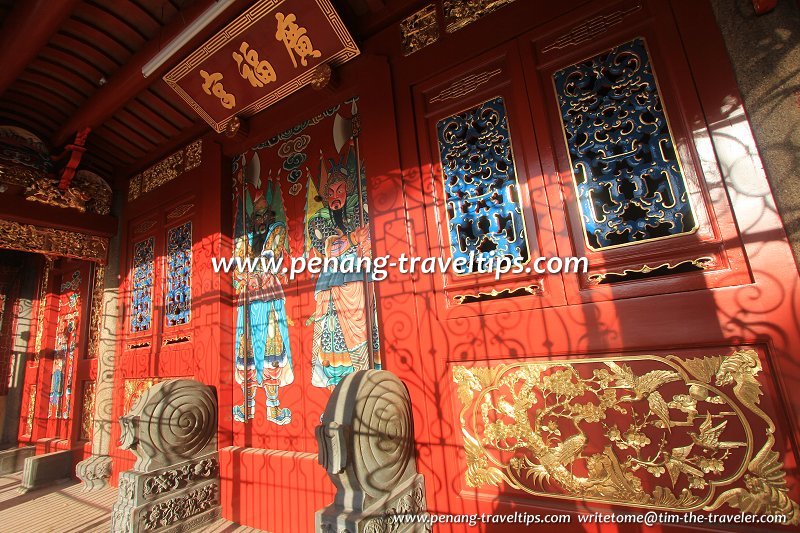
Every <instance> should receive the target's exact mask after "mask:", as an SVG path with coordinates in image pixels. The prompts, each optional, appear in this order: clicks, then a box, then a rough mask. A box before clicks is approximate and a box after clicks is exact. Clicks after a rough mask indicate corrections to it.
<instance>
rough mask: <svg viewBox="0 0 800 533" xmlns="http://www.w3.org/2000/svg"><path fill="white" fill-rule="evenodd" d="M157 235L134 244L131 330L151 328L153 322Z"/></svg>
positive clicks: (137, 330) (136, 331) (140, 330)
mask: <svg viewBox="0 0 800 533" xmlns="http://www.w3.org/2000/svg"><path fill="white" fill-rule="evenodd" d="M154 248H155V237H149V238H147V239H145V240H143V241H140V242H137V243H136V244H134V245H133V287H132V288H133V291H132V295H131V332H133V333H138V332H142V331H148V330H150V326H151V325H152V322H153V270H154V268H153V267H154V264H155V251H154Z"/></svg>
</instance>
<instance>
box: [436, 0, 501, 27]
mask: <svg viewBox="0 0 800 533" xmlns="http://www.w3.org/2000/svg"><path fill="white" fill-rule="evenodd" d="M513 1H514V0H444V2H443V9H444V24H445V29H446V30H447V33H453V32H454V31H458V30H460V29H461V28H463V27H464V26H466V25H468V24H471V23H473V22H475V21H476V20H478V19H479V18H481V17H483V16H484V15H488V14H489V13H491V12H492V11H495V10H497V9H499V8H501V7H503V6H504V5H506V4H510V3H511V2H513Z"/></svg>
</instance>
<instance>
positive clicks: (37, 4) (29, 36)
mask: <svg viewBox="0 0 800 533" xmlns="http://www.w3.org/2000/svg"><path fill="white" fill-rule="evenodd" d="M78 2H79V0H59V1H58V2H53V1H52V0H25V1H24V2H17V3H16V4H15V5H14V9H13V10H12V11H11V13H9V15H8V18H6V22H5V24H3V28H2V29H1V30H0V65H3V68H2V69H0V95H2V94H3V93H4V92H5V90H6V89H8V87H9V86H10V85H11V84H12V83H13V82H14V80H16V79H17V78H18V77H19V75H20V74H22V71H23V70H25V67H27V66H28V64H29V63H30V62H31V61H33V59H34V58H35V57H36V56H37V55H38V54H39V51H40V50H41V49H42V48H43V47H44V46H45V45H46V44H47V42H48V41H49V40H50V38H51V37H52V36H53V35H54V34H55V33H56V31H58V28H59V27H60V26H61V24H63V23H64V21H65V20H66V19H67V18H68V17H69V15H70V13H72V10H73V9H74V8H75V5H76V4H78Z"/></svg>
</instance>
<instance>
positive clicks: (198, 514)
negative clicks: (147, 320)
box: [111, 379, 221, 533]
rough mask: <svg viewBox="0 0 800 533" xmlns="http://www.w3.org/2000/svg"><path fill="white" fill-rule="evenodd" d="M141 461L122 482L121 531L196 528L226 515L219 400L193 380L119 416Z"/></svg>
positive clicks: (159, 390) (156, 391)
mask: <svg viewBox="0 0 800 533" xmlns="http://www.w3.org/2000/svg"><path fill="white" fill-rule="evenodd" d="M120 424H121V425H122V448H123V449H129V450H131V451H132V452H133V453H134V455H135V456H136V464H135V465H134V467H133V469H132V470H128V471H126V472H122V473H121V474H120V477H119V493H118V496H117V503H116V504H115V505H114V509H113V513H112V519H111V525H112V531H114V532H120V533H122V532H129V533H136V532H141V531H148V532H150V531H153V532H156V531H157V532H161V531H189V530H193V529H196V528H197V527H198V526H199V525H201V524H204V523H207V522H212V521H214V520H216V519H217V518H218V517H219V515H220V509H221V507H220V499H219V486H220V483H219V457H218V454H217V400H216V397H215V395H214V390H213V389H212V388H211V387H208V386H206V385H203V384H202V383H200V382H198V381H195V380H191V379H175V380H168V381H162V382H161V383H158V384H156V385H154V386H153V387H151V388H150V389H149V390H148V391H147V392H146V393H145V394H144V395H143V396H142V397H141V398H140V399H139V401H137V402H136V404H135V405H134V406H133V407H132V408H131V410H130V412H129V413H128V414H126V415H125V416H123V417H121V418H120Z"/></svg>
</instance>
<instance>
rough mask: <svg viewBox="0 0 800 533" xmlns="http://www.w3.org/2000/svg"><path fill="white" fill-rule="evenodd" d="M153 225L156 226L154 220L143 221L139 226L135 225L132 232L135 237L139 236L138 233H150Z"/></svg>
mask: <svg viewBox="0 0 800 533" xmlns="http://www.w3.org/2000/svg"><path fill="white" fill-rule="evenodd" d="M155 225H156V221H155V220H145V221H144V222H140V223H139V224H137V225H136V227H134V228H133V232H134V233H135V234H136V235H139V234H140V233H144V232H146V231H150V230H151V229H153V228H154V227H155Z"/></svg>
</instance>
